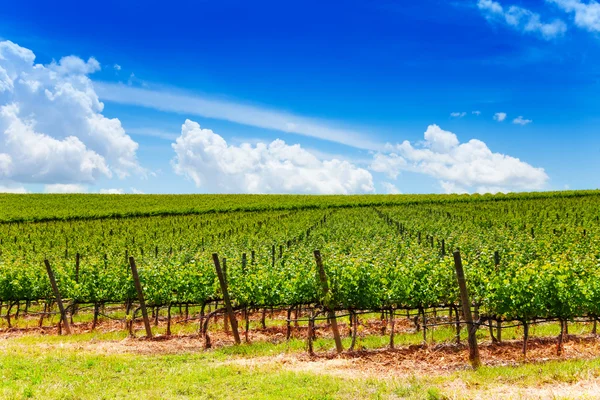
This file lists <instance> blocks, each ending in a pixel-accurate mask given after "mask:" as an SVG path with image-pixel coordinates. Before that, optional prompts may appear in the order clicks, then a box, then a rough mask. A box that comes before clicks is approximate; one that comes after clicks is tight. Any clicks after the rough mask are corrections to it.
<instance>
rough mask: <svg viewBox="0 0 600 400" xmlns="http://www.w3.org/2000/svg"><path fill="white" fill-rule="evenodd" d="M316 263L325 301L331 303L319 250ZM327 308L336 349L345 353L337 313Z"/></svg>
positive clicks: (315, 252) (328, 306)
mask: <svg viewBox="0 0 600 400" xmlns="http://www.w3.org/2000/svg"><path fill="white" fill-rule="evenodd" d="M314 254H315V261H316V262H317V269H318V272H319V279H320V281H321V288H322V290H323V297H324V298H325V301H326V302H327V303H329V301H328V300H327V295H328V294H329V285H328V284H327V275H326V274H325V269H324V268H323V260H322V259H321V252H320V251H319V250H315V251H314ZM325 307H326V308H327V312H328V314H329V320H330V322H331V330H332V331H333V338H334V339H335V348H336V350H337V352H338V353H341V352H342V351H344V347H343V346H342V339H341V338H340V331H339V330H338V326H337V320H336V317H335V311H334V310H333V308H332V307H331V305H330V304H325Z"/></svg>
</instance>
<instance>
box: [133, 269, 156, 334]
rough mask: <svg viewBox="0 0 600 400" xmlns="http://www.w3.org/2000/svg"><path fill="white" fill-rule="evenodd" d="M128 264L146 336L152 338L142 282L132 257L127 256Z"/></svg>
mask: <svg viewBox="0 0 600 400" xmlns="http://www.w3.org/2000/svg"><path fill="white" fill-rule="evenodd" d="M129 265H130V266H131V275H133V283H134V285H135V290H136V291H137V295H138V301H139V302H140V309H141V310H142V317H143V318H144V327H145V328H146V337H147V338H148V339H150V338H152V328H151V327H150V320H149V319H148V311H147V310H146V302H145V301H144V292H143V290H142V284H141V283H140V276H139V275H138V270H137V266H136V265H135V260H134V259H133V257H129Z"/></svg>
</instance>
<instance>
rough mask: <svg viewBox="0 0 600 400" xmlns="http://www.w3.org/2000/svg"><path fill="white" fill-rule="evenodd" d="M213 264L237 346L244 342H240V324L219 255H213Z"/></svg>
mask: <svg viewBox="0 0 600 400" xmlns="http://www.w3.org/2000/svg"><path fill="white" fill-rule="evenodd" d="M212 258H213V262H214V264H215V269H216V270H217V276H218V277H219V283H220V284H221V291H222V292H223V301H224V302H225V308H226V309H227V315H228V316H229V322H230V323H231V330H232V332H233V338H234V340H235V344H240V343H242V341H241V340H240V334H239V332H238V324H237V320H236V319H235V314H234V313H233V308H232V307H231V299H230V298H229V292H228V291H227V281H226V280H225V277H224V276H223V271H222V270H221V264H220V263H219V255H218V254H217V253H213V255H212Z"/></svg>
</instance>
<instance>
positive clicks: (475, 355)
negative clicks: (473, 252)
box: [454, 250, 481, 368]
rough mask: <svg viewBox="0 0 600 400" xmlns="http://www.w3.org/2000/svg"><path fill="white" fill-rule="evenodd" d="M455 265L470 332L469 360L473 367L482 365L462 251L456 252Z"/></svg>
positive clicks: (461, 300)
mask: <svg viewBox="0 0 600 400" xmlns="http://www.w3.org/2000/svg"><path fill="white" fill-rule="evenodd" d="M454 266H455V268H456V279H457V281H458V287H459V289H460V302H461V303H462V307H463V313H464V315H465V320H466V321H467V332H468V334H469V360H470V361H471V365H472V366H473V368H478V367H479V366H481V360H480V359H479V348H478V347H477V337H476V336H475V333H476V332H477V327H476V326H475V325H473V315H472V314H471V302H470V300H469V292H468V291H467V282H466V281H465V272H464V270H463V265H462V260H461V258H460V251H458V250H456V251H455V252H454Z"/></svg>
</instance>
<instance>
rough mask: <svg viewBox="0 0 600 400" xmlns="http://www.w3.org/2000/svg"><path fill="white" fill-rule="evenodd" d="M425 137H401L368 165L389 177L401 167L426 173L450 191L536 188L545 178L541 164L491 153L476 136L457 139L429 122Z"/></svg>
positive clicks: (541, 186) (538, 187)
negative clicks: (420, 139) (414, 141)
mask: <svg viewBox="0 0 600 400" xmlns="http://www.w3.org/2000/svg"><path fill="white" fill-rule="evenodd" d="M424 137H425V141H424V142H423V145H421V146H418V147H414V146H413V145H412V144H411V143H410V142H408V141H404V142H403V143H401V144H397V145H395V146H393V147H392V148H390V149H389V150H388V151H387V152H386V153H378V154H376V155H375V156H374V161H373V164H372V165H371V169H372V170H374V171H377V172H385V173H387V174H388V175H389V176H392V177H393V176H394V175H397V174H398V173H399V172H400V171H411V172H416V173H421V174H425V175H429V176H431V177H433V178H435V179H437V180H438V181H439V182H440V185H441V186H442V188H443V189H444V191H446V192H453V193H461V192H473V191H476V192H483V193H486V192H500V191H501V192H507V191H519V190H521V191H523V190H539V189H542V188H543V187H544V185H545V183H546V181H547V180H548V175H546V172H545V171H544V169H543V168H535V167H533V166H531V165H529V164H527V163H525V162H523V161H521V160H519V159H518V158H515V157H511V156H508V155H504V154H500V153H493V152H492V151H491V150H490V149H489V148H488V147H487V145H486V144H485V143H484V142H482V141H480V140H477V139H471V140H469V141H468V142H466V143H460V142H459V140H458V138H457V137H456V135H455V134H454V133H452V132H448V131H444V130H442V129H441V128H440V127H439V126H437V125H430V126H429V127H428V128H427V131H426V132H425V134H424ZM385 166H387V167H388V169H387V170H386V168H385Z"/></svg>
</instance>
